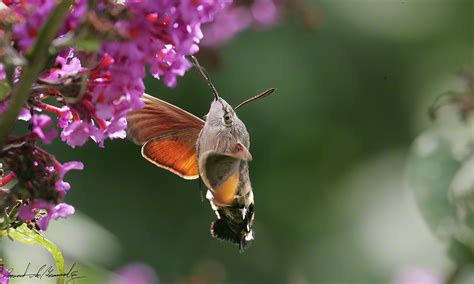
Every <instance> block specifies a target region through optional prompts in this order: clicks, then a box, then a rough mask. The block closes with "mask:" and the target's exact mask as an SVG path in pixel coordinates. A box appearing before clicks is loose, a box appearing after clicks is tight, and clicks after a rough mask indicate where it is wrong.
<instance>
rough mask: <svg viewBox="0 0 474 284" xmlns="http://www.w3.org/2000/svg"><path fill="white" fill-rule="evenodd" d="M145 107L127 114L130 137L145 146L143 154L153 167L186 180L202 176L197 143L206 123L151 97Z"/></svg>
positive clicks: (148, 97) (145, 100) (147, 98)
mask: <svg viewBox="0 0 474 284" xmlns="http://www.w3.org/2000/svg"><path fill="white" fill-rule="evenodd" d="M143 101H144V103H145V106H144V107H143V108H142V109H138V110H134V111H131V112H129V113H128V114H127V134H128V136H129V138H130V139H131V140H132V141H134V142H135V143H137V144H143V146H142V155H143V157H144V158H145V159H147V160H148V161H150V162H152V163H153V164H155V165H157V166H159V167H161V168H164V169H167V170H169V171H171V172H173V173H175V174H177V175H179V176H180V177H182V178H184V179H196V178H198V177H199V170H198V166H197V157H196V141H197V139H198V137H199V132H200V131H201V129H202V127H203V126H204V121H202V120H201V119H199V118H198V117H196V116H194V115H192V114H190V113H189V112H187V111H184V110H182V109H180V108H178V107H176V106H174V105H172V104H170V103H167V102H165V101H162V100H159V99H156V98H154V97H151V96H149V95H145V96H144V97H143Z"/></svg>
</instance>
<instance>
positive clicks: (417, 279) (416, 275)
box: [393, 268, 441, 284]
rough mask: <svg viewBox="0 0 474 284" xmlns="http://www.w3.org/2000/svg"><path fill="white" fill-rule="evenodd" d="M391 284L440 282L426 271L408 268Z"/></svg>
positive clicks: (435, 283) (430, 283)
mask: <svg viewBox="0 0 474 284" xmlns="http://www.w3.org/2000/svg"><path fill="white" fill-rule="evenodd" d="M393 284H441V280H440V279H439V278H438V277H436V276H435V275H434V274H433V273H431V272H429V271H427V270H424V269H421V268H409V269H406V270H403V271H401V273H399V274H398V275H397V277H396V278H395V281H394V282H393Z"/></svg>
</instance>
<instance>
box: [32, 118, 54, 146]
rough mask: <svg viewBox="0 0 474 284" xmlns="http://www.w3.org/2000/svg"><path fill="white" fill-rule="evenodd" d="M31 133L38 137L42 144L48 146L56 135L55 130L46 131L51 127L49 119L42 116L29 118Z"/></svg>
mask: <svg viewBox="0 0 474 284" xmlns="http://www.w3.org/2000/svg"><path fill="white" fill-rule="evenodd" d="M31 123H32V125H33V128H32V132H33V133H35V134H36V135H38V137H39V138H40V139H41V141H43V143H44V144H49V143H51V141H52V140H53V139H54V138H55V137H56V135H57V134H58V133H57V131H56V129H54V128H53V129H50V130H48V131H47V130H46V128H47V127H49V126H50V125H51V118H50V117H49V116H47V115H44V114H34V115H33V117H32V118H31Z"/></svg>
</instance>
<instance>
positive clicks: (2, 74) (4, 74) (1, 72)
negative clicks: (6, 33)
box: [0, 35, 7, 81]
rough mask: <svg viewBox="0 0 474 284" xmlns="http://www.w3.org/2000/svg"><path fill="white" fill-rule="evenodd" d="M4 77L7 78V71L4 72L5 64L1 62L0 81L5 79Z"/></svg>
mask: <svg viewBox="0 0 474 284" xmlns="http://www.w3.org/2000/svg"><path fill="white" fill-rule="evenodd" d="M0 36H2V35H0ZM6 78H7V73H5V66H4V65H3V64H2V63H0V81H3V80H5V79H6Z"/></svg>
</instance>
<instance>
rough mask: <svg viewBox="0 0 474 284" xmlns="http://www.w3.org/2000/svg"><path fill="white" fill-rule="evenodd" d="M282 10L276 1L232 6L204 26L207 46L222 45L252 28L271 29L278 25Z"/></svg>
mask: <svg viewBox="0 0 474 284" xmlns="http://www.w3.org/2000/svg"><path fill="white" fill-rule="evenodd" d="M280 14H281V9H280V7H279V6H278V5H277V3H276V2H275V0H254V1H253V3H251V5H249V6H244V5H237V4H234V5H231V6H229V7H227V8H226V9H223V10H222V11H220V12H219V13H218V14H217V15H216V18H215V20H214V21H213V22H211V23H209V24H207V25H205V26H204V28H203V31H204V39H203V42H202V44H203V45H205V46H218V45H222V44H224V43H226V42H228V41H229V40H231V39H232V38H233V37H235V36H236V35H237V34H238V33H240V32H242V31H244V30H245V29H248V28H250V27H252V26H256V27H269V26H273V25H275V24H277V23H278V20H279V18H280Z"/></svg>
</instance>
